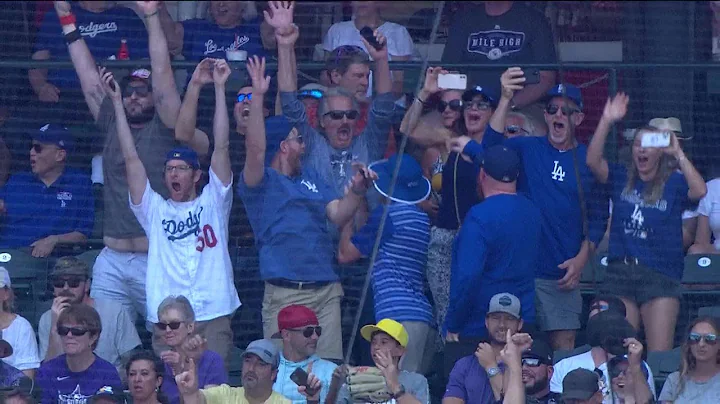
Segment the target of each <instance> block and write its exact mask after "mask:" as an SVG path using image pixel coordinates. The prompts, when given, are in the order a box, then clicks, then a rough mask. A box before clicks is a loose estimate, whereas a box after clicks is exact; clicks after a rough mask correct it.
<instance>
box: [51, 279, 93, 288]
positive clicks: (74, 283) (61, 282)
mask: <svg viewBox="0 0 720 404" xmlns="http://www.w3.org/2000/svg"><path fill="white" fill-rule="evenodd" d="M84 281H85V279H81V278H67V279H60V278H58V279H53V281H52V285H53V287H56V288H58V289H62V288H64V287H65V285H68V287H69V288H70V289H74V288H76V287H78V286H80V283H81V282H84Z"/></svg>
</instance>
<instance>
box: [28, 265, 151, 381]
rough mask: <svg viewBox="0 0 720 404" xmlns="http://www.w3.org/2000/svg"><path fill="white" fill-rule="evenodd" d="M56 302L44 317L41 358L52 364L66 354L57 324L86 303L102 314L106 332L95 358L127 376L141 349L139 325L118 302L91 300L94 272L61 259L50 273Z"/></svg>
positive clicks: (41, 331) (103, 334)
mask: <svg viewBox="0 0 720 404" xmlns="http://www.w3.org/2000/svg"><path fill="white" fill-rule="evenodd" d="M50 282H51V283H52V286H53V294H54V295H55V299H54V300H53V302H52V307H51V308H50V310H48V311H46V312H45V313H43V315H42V317H40V324H39V326H38V334H39V339H40V357H41V358H43V361H48V360H50V359H53V358H55V357H57V356H58V355H60V354H62V353H63V349H62V341H61V340H60V335H58V333H57V332H54V330H55V329H56V328H57V320H58V317H59V316H60V313H62V312H63V311H64V310H65V309H67V308H68V307H70V305H71V304H73V303H84V304H86V305H88V306H90V307H93V308H94V309H95V310H97V312H98V314H100V321H101V323H102V329H103V332H102V333H101V334H100V338H99V340H98V345H97V348H95V354H97V356H99V357H101V358H102V359H105V360H106V361H108V362H110V363H112V364H113V365H115V367H116V368H117V369H118V373H120V374H121V375H124V374H125V371H124V369H123V364H124V362H125V360H126V359H128V358H129V357H130V356H131V355H132V354H133V353H134V351H135V348H137V347H139V346H140V345H141V342H140V337H139V336H138V333H137V330H136V329H135V324H133V322H132V320H131V316H130V314H129V313H128V312H127V310H126V309H125V308H124V306H123V305H121V304H118V303H117V301H114V300H107V299H102V298H92V297H90V294H89V292H90V268H89V267H88V265H87V264H86V263H85V262H83V261H81V260H79V259H78V258H76V257H61V258H59V259H58V260H57V262H56V263H55V267H54V268H53V271H52V272H51V273H50Z"/></svg>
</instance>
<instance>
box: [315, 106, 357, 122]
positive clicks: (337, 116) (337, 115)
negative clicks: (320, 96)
mask: <svg viewBox="0 0 720 404" xmlns="http://www.w3.org/2000/svg"><path fill="white" fill-rule="evenodd" d="M358 115H359V113H358V112H357V111H355V110H354V109H351V110H349V111H340V110H335V111H328V112H326V113H325V114H324V115H323V116H329V117H330V118H332V119H334V120H336V121H339V120H341V119H343V118H344V117H347V119H350V120H355V119H357V117H358Z"/></svg>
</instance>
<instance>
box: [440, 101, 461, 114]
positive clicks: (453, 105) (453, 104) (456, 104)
mask: <svg viewBox="0 0 720 404" xmlns="http://www.w3.org/2000/svg"><path fill="white" fill-rule="evenodd" d="M447 107H450V110H451V111H455V112H459V111H460V110H462V107H463V102H462V100H450V102H445V101H440V102H438V105H437V109H438V112H445V110H446V109H447Z"/></svg>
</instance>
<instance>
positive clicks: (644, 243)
mask: <svg viewBox="0 0 720 404" xmlns="http://www.w3.org/2000/svg"><path fill="white" fill-rule="evenodd" d="M609 168H610V171H609V174H608V182H609V183H610V185H611V186H612V194H611V197H612V202H613V212H612V217H613V219H612V222H611V223H610V247H609V254H608V255H609V257H610V258H624V257H634V258H637V259H638V261H639V262H640V263H641V264H642V265H645V266H647V267H650V268H652V269H655V270H657V271H659V272H661V273H663V274H665V275H667V276H669V277H671V278H673V279H677V280H680V279H681V278H682V274H683V269H684V254H683V242H682V212H683V211H684V210H685V209H687V208H688V205H689V199H688V183H687V180H686V179H685V176H684V175H682V174H681V173H679V172H673V173H672V174H671V175H670V177H669V178H668V180H667V182H666V183H665V188H664V190H663V194H662V197H661V198H660V199H659V200H658V201H657V202H655V203H647V202H645V201H644V199H643V190H644V189H645V187H646V186H647V185H648V184H646V183H645V182H644V181H642V180H641V179H640V178H638V179H636V180H635V186H634V187H633V190H632V191H631V192H629V193H625V192H624V189H625V186H626V185H627V181H628V177H627V175H628V173H627V168H626V167H624V166H622V165H619V164H609Z"/></svg>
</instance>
